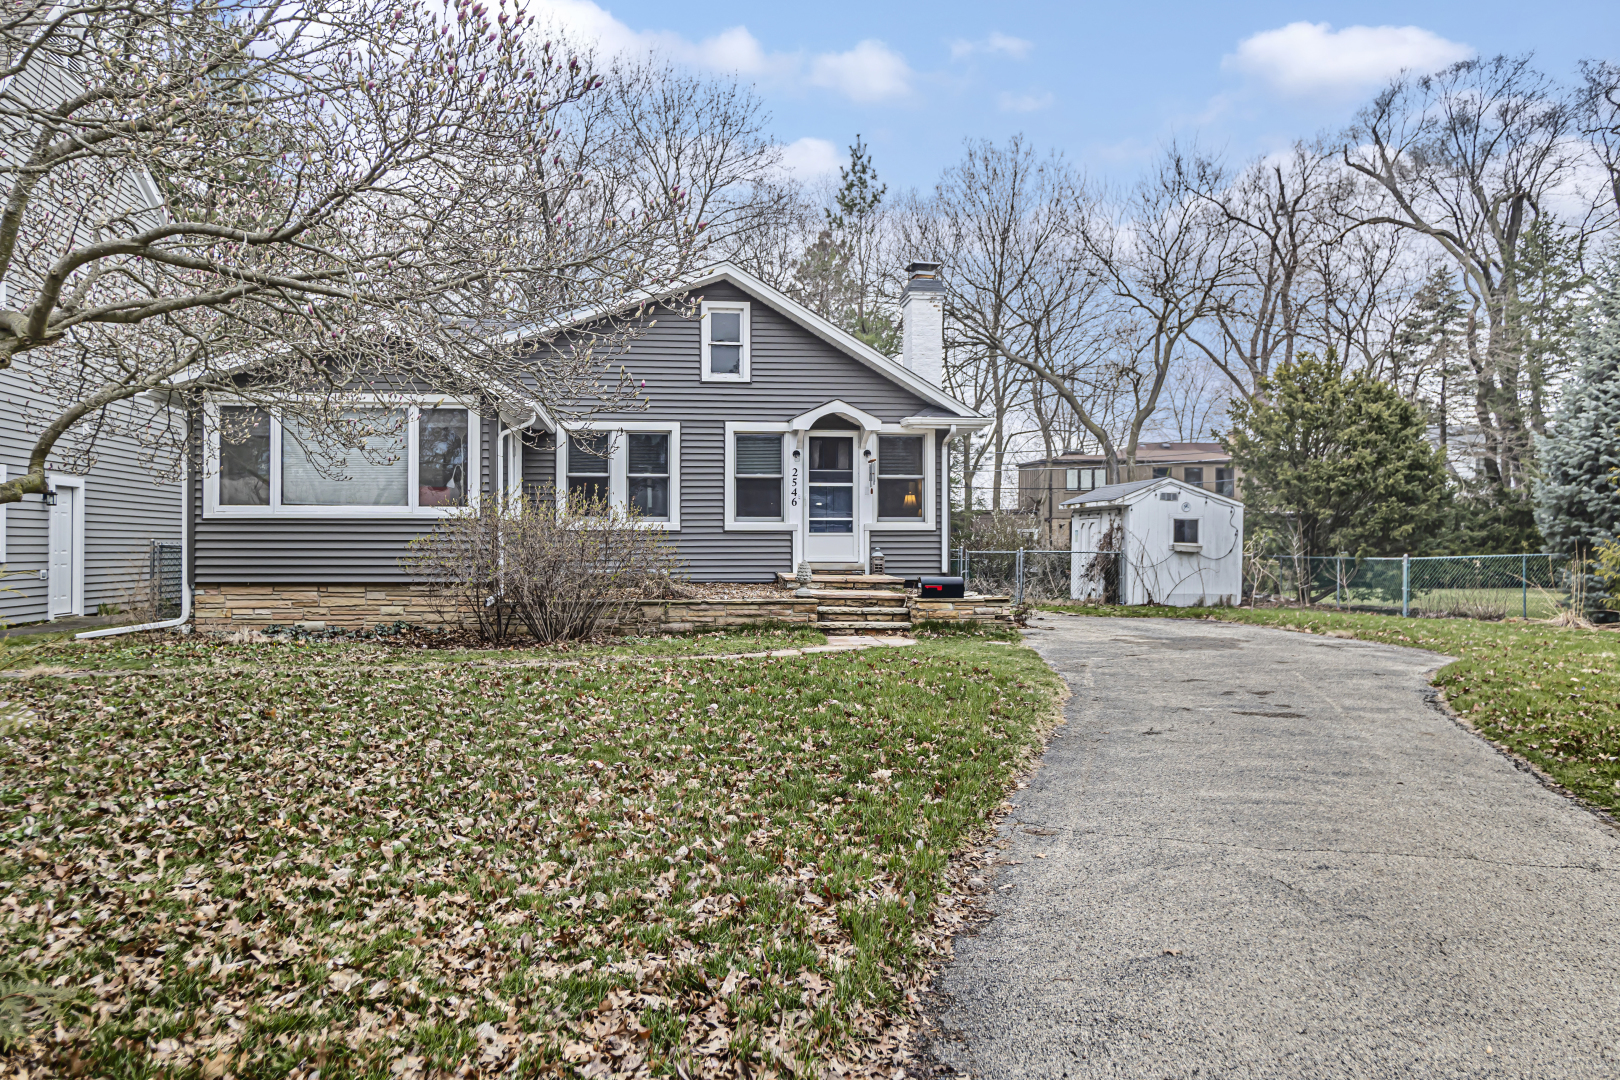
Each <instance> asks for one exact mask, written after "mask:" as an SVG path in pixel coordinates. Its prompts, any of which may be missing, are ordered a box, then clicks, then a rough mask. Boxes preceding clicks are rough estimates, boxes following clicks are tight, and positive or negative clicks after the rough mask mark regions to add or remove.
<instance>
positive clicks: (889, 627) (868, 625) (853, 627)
mask: <svg viewBox="0 0 1620 1080" xmlns="http://www.w3.org/2000/svg"><path fill="white" fill-rule="evenodd" d="M816 629H817V630H825V631H827V632H828V633H833V634H837V633H854V632H856V631H859V630H883V631H886V632H888V633H897V632H899V631H901V630H910V629H911V624H910V623H909V622H901V621H898V620H896V621H893V622H871V621H859V622H857V621H853V620H852V621H848V622H818V623H816Z"/></svg>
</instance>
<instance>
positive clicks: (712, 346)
mask: <svg viewBox="0 0 1620 1080" xmlns="http://www.w3.org/2000/svg"><path fill="white" fill-rule="evenodd" d="M700 314H701V320H702V323H703V381H705V382H747V381H748V379H749V356H748V351H749V350H748V305H747V304H728V303H705V304H703V305H702V307H701V309H700Z"/></svg>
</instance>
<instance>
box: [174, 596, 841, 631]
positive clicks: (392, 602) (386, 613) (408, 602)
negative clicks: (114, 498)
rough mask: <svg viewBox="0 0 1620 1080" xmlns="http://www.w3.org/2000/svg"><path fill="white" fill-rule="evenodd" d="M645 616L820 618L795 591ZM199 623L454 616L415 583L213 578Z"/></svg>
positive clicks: (427, 621) (354, 625)
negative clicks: (242, 582) (282, 582)
mask: <svg viewBox="0 0 1620 1080" xmlns="http://www.w3.org/2000/svg"><path fill="white" fill-rule="evenodd" d="M638 607H639V609H640V617H639V619H633V620H630V621H633V622H635V623H636V624H637V625H639V626H642V627H645V628H647V629H658V630H667V631H671V632H679V631H683V630H697V629H701V628H704V627H712V626H747V625H749V624H751V623H761V622H785V623H814V622H815V621H816V601H815V600H805V599H800V598H798V597H794V596H783V597H781V598H779V599H778V598H776V597H769V598H762V599H755V600H645V601H642V602H641V603H640V604H639V605H638ZM192 611H193V612H194V617H195V620H196V627H197V629H198V630H201V631H204V632H214V633H218V632H224V631H231V630H243V629H257V630H267V629H269V628H270V627H272V626H282V627H287V626H302V627H304V628H306V629H311V630H363V629H366V628H368V627H374V626H390V625H392V624H394V623H396V622H407V623H415V624H418V625H422V626H441V625H444V624H445V623H446V622H450V621H452V620H450V619H449V618H447V617H446V614H447V613H445V612H444V611H442V610H440V609H439V608H437V607H436V606H435V605H434V604H433V603H432V602H431V600H430V599H429V597H428V595H427V593H426V591H425V590H423V589H421V588H419V587H414V586H409V585H404V586H400V585H209V586H207V587H206V588H204V589H203V590H202V591H200V592H198V593H197V595H196V598H195V600H194V602H193V604H192Z"/></svg>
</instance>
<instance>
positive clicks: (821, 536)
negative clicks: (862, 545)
mask: <svg viewBox="0 0 1620 1080" xmlns="http://www.w3.org/2000/svg"><path fill="white" fill-rule="evenodd" d="M807 510H808V513H807V514H806V515H805V524H806V531H805V538H804V557H805V561H807V562H811V563H853V562H859V561H860V560H859V559H858V558H856V554H855V544H856V540H857V538H858V537H859V536H860V530H859V529H857V528H856V526H855V436H853V435H812V436H810V501H809V503H808V506H807Z"/></svg>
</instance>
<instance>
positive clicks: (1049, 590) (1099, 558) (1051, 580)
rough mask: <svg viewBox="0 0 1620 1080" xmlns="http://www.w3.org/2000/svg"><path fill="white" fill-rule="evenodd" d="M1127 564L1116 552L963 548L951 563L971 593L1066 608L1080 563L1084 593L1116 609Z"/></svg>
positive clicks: (1020, 602)
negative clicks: (1122, 563) (1121, 574)
mask: <svg viewBox="0 0 1620 1080" xmlns="http://www.w3.org/2000/svg"><path fill="white" fill-rule="evenodd" d="M1121 558H1122V556H1121V555H1119V553H1117V552H1113V551H1044V550H1037V549H1034V548H1022V549H1020V550H1017V551H972V550H969V549H968V548H957V549H956V550H955V552H954V553H953V558H952V560H951V564H952V565H951V572H952V573H954V574H960V575H961V576H962V580H963V583H964V584H965V585H966V586H967V588H969V589H972V590H973V591H974V592H978V593H983V594H985V595H986V596H1011V597H1012V598H1013V602H1014V603H1015V604H1023V603H1031V604H1036V603H1061V602H1063V601H1065V600H1068V599H1070V597H1071V596H1072V595H1073V592H1072V590H1073V586H1074V573H1075V569H1076V566H1075V564H1076V562H1077V561H1078V563H1079V566H1078V569H1079V573H1080V578H1081V589H1082V590H1083V592H1084V593H1085V594H1086V595H1087V596H1089V597H1094V598H1096V599H1098V600H1099V601H1100V602H1103V603H1110V604H1112V603H1118V602H1119V560H1120V559H1121ZM1105 597H1106V599H1104V598H1105Z"/></svg>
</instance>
